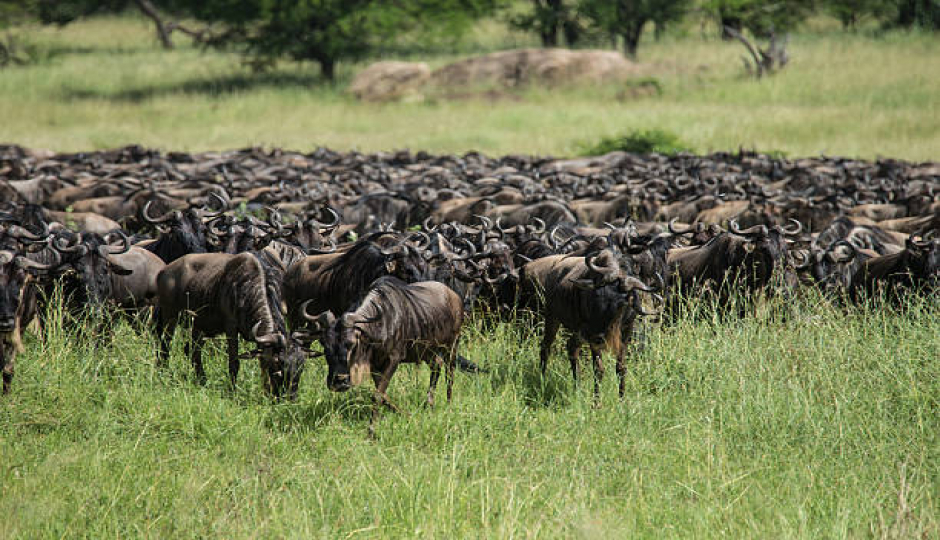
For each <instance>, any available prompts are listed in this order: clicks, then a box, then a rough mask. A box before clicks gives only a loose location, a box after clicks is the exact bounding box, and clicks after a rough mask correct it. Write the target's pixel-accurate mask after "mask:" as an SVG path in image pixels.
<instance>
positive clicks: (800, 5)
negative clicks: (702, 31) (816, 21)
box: [705, 0, 817, 37]
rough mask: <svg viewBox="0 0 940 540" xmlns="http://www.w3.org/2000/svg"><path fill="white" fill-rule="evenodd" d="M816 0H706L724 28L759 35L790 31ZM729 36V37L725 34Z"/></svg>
mask: <svg viewBox="0 0 940 540" xmlns="http://www.w3.org/2000/svg"><path fill="white" fill-rule="evenodd" d="M816 5H817V4H816V2H814V0H781V1H779V2H765V1H763V0H706V2H705V9H706V10H708V11H710V12H711V13H712V14H713V15H714V16H715V18H716V19H717V20H718V22H719V24H720V25H721V28H724V27H725V26H729V27H731V28H733V29H735V30H737V31H739V32H740V31H741V30H744V29H747V30H750V31H751V32H752V33H754V34H756V35H759V36H767V35H769V34H770V33H771V32H788V31H791V30H793V28H795V27H796V26H797V25H798V24H799V23H801V22H802V21H803V20H805V19H806V17H807V16H809V15H810V13H812V12H813V10H814V9H815V8H816ZM725 37H728V36H727V35H725Z"/></svg>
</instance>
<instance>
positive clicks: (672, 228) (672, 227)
mask: <svg viewBox="0 0 940 540" xmlns="http://www.w3.org/2000/svg"><path fill="white" fill-rule="evenodd" d="M677 221H679V218H672V219H670V220H669V225H668V226H667V227H668V229H669V232H671V233H672V234H675V235H681V234H688V233H691V232H695V228H694V227H691V226H690V227H689V228H688V229H685V230H684V231H680V230H676V222H677Z"/></svg>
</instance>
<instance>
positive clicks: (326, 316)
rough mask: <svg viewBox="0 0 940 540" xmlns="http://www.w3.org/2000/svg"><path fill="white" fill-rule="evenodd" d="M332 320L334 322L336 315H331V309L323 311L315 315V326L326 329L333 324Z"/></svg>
mask: <svg viewBox="0 0 940 540" xmlns="http://www.w3.org/2000/svg"><path fill="white" fill-rule="evenodd" d="M334 322H336V315H333V312H332V311H324V312H323V313H321V314H320V315H318V316H317V326H318V327H319V328H320V329H321V330H326V329H327V328H329V327H331V326H333V323H334Z"/></svg>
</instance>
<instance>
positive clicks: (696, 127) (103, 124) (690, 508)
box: [0, 18, 940, 538]
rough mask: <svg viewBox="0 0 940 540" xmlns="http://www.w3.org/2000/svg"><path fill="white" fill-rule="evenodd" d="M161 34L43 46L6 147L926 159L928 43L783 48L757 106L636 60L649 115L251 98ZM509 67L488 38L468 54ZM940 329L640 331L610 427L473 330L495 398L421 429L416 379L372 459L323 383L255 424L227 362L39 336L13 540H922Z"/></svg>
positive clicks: (499, 36)
mask: <svg viewBox="0 0 940 540" xmlns="http://www.w3.org/2000/svg"><path fill="white" fill-rule="evenodd" d="M149 32H150V29H149V27H148V26H147V25H146V24H145V23H143V22H141V21H137V20H136V19H122V18H108V19H94V20H91V21H87V22H82V23H79V24H75V25H73V26H69V27H66V28H64V29H61V30H54V29H37V30H35V32H32V33H31V35H30V37H29V39H30V41H31V43H33V44H34V45H35V47H36V50H37V51H39V54H40V57H41V58H40V61H39V62H38V63H37V64H35V65H31V66H26V67H18V68H13V69H8V70H4V71H0V141H5V142H15V143H18V144H22V145H24V146H30V147H46V148H51V149H55V150H87V149H96V148H106V147H114V146H119V145H122V144H128V143H139V144H143V145H148V146H157V147H161V148H164V149H179V150H189V151H196V150H218V149H226V148H234V147H242V146H248V145H261V144H263V145H277V146H285V147H290V148H297V149H304V150H306V149H310V148H311V147H312V146H314V145H326V146H329V147H333V148H337V149H348V148H359V149H362V150H369V151H372V150H389V149H394V148H402V147H410V148H413V149H424V150H429V151H433V152H465V151H468V150H471V149H475V150H481V151H485V152H487V153H491V154H506V153H540V154H559V155H563V154H572V153H574V152H576V151H577V150H578V148H579V147H580V145H581V144H583V142H584V141H593V140H595V139H597V138H599V137H601V136H604V135H610V134H613V133H617V132H621V131H623V130H626V129H632V128H659V129H666V130H669V131H672V132H674V133H676V134H678V135H679V136H680V137H681V138H682V139H683V140H684V141H686V142H688V143H689V144H690V145H692V146H693V147H695V148H696V149H697V150H699V151H707V150H712V149H737V148H738V147H739V146H741V145H743V146H745V147H756V148H760V149H763V150H780V151H784V152H787V153H789V154H790V155H811V154H818V153H820V152H825V153H827V154H844V155H852V156H862V157H867V158H874V157H876V156H890V157H897V158H905V159H911V160H928V159H936V158H937V149H938V148H940V120H938V119H940V97H938V94H937V89H938V88H940V84H938V83H940V75H938V74H940V54H937V51H938V50H940V41H938V40H937V38H936V37H930V36H927V35H918V34H888V35H886V36H881V37H877V38H876V37H872V36H870V35H868V34H864V33H860V34H857V35H843V34H838V33H835V34H833V33H819V34H815V33H805V34H799V35H795V36H794V37H793V39H792V45H791V50H792V53H791V54H792V56H793V61H792V65H790V66H789V67H787V68H786V70H785V71H784V72H783V73H781V74H780V75H778V76H775V77H772V78H769V79H766V80H763V81H759V82H755V81H751V80H746V79H744V78H743V77H742V75H741V64H740V60H739V56H740V53H741V50H740V46H739V45H735V44H728V43H721V42H719V41H717V40H715V39H712V38H710V37H709V38H703V37H701V36H700V35H699V34H698V33H697V30H696V31H689V32H688V34H689V35H676V36H667V37H666V38H665V39H664V40H663V41H661V42H652V41H650V42H649V43H644V46H643V47H642V48H641V50H640V55H641V61H643V62H646V63H648V64H649V67H648V68H644V69H648V70H649V71H648V73H646V76H650V77H655V78H656V79H657V80H659V81H660V83H661V84H662V87H663V94H662V95H661V96H659V97H651V98H644V99H641V100H638V101H620V100H618V99H617V97H616V96H617V94H618V91H619V89H618V88H615V87H599V88H586V87H577V88H571V89H565V90H559V91H551V92H549V91H546V90H539V89H528V90H523V91H521V92H519V93H518V94H517V95H514V96H512V97H509V98H505V99H499V100H496V101H491V100H488V99H486V98H475V99H469V100H460V101H444V100H427V101H425V102H417V103H399V104H388V105H378V104H362V103H357V102H355V101H354V100H352V99H351V98H349V97H347V96H345V95H344V94H343V91H342V85H340V86H338V87H336V88H332V87H329V86H325V85H324V84H323V83H322V82H321V81H320V80H319V79H318V78H317V77H316V75H315V74H314V73H311V70H310V68H309V67H306V66H298V65H295V64H287V63H285V64H284V65H282V66H280V67H279V68H278V69H277V70H276V71H274V72H272V73H269V74H266V75H262V76H253V75H252V74H251V73H250V72H249V71H248V70H247V69H246V68H244V67H242V66H241V65H240V63H239V60H238V59H237V58H236V57H233V56H228V55H224V54H221V53H216V52H202V51H199V50H196V49H192V48H188V47H186V46H181V47H180V48H179V50H176V51H173V52H170V53H167V52H164V51H161V50H159V49H158V48H157V46H156V45H155V44H154V43H153V42H152V38H151V36H150V34H149ZM178 41H179V43H180V45H183V44H184V40H182V39H178ZM526 43H527V42H526V41H525V40H524V39H523V38H521V37H519V36H515V35H512V34H507V33H504V32H502V31H499V30H494V29H492V28H488V27H485V28H482V29H481V30H480V31H479V32H477V33H476V34H474V35H472V36H471V37H470V39H469V41H468V42H467V43H466V44H465V45H464V47H465V49H462V50H461V51H458V52H467V51H471V50H492V49H496V48H499V47H502V46H503V45H520V44H526ZM455 54H456V52H448V53H446V54H445V53H441V55H440V56H439V57H435V58H434V59H433V60H432V62H436V63H441V62H443V61H445V60H446V59H448V58H451V57H453V56H454V55H455ZM358 67H361V66H349V65H346V66H343V68H342V69H343V73H342V75H343V78H345V79H347V80H348V78H349V76H350V75H351V73H352V72H353V71H354V70H355V69H357V68H358ZM938 314H940V300H938V299H937V298H936V297H931V298H921V297H913V298H911V299H910V300H909V301H908V302H907V303H906V305H905V306H904V307H903V309H899V308H897V307H886V306H880V305H878V306H861V307H858V308H845V307H843V306H839V305H833V304H832V303H830V302H829V301H827V300H825V299H823V298H820V297H819V296H817V295H815V294H813V293H812V292H811V291H804V292H802V293H801V294H800V295H798V296H797V297H796V298H795V299H793V300H791V301H789V302H786V303H783V302H761V303H759V304H758V305H756V306H752V308H751V309H750V315H749V316H748V317H746V318H743V319H731V320H727V319H723V318H721V317H717V316H715V315H714V314H713V313H712V312H711V311H710V310H709V309H707V308H704V309H703V311H702V312H701V313H699V314H698V315H697V316H695V317H689V318H687V319H682V320H680V321H678V322H676V323H674V324H671V325H669V326H665V327H662V326H660V325H658V324H656V323H652V322H651V323H649V324H648V325H647V327H646V328H645V329H644V336H645V337H644V343H645V348H644V349H643V351H642V352H641V353H639V354H637V355H636V356H635V357H634V358H633V359H632V360H631V363H630V369H629V370H628V374H627V384H626V395H625V397H624V399H622V400H619V399H618V398H617V388H616V387H617V384H616V375H615V374H614V370H613V366H612V362H608V370H607V376H606V378H605V380H604V385H603V392H602V404H601V406H600V407H599V408H597V409H595V408H593V407H592V401H593V400H592V397H591V384H590V382H589V381H590V377H591V372H590V370H589V366H588V365H587V362H585V363H584V364H583V366H582V370H583V371H582V374H583V377H582V379H581V381H580V382H579V383H577V384H576V383H574V382H573V381H572V380H571V376H570V373H569V371H568V364H567V361H565V360H564V358H563V348H564V347H563V346H562V345H561V344H559V345H558V346H557V348H556V351H555V355H554V357H553V359H552V361H551V362H550V369H549V373H548V374H547V376H545V377H542V376H540V374H539V372H538V369H537V363H538V340H539V336H540V334H541V331H540V328H539V327H538V326H537V325H533V324H531V323H528V322H525V321H519V322H517V323H496V322H493V321H489V320H482V319H480V318H479V317H474V318H472V319H471V321H470V322H469V323H468V324H467V326H466V328H465V331H464V337H463V339H462V342H461V347H460V350H461V353H462V354H464V355H465V356H467V357H468V358H469V359H471V360H473V361H474V362H477V363H479V364H480V365H481V366H483V367H484V368H486V369H488V370H489V372H488V373H485V374H478V375H469V374H461V373H458V375H457V381H456V384H455V388H454V400H453V402H452V403H450V404H447V403H446V402H445V400H444V399H443V391H442V390H440V389H439V393H438V402H437V405H436V406H435V407H434V408H433V409H426V408H425V407H424V405H423V401H424V397H425V392H426V385H427V381H428V370H427V368H425V367H415V366H404V367H403V368H402V369H400V370H399V372H398V374H397V376H396V377H395V379H394V380H393V382H392V384H391V390H390V396H391V398H392V400H394V401H395V403H396V404H397V405H398V406H399V407H400V408H401V409H402V411H403V412H402V413H401V414H394V413H385V414H384V415H383V417H382V419H381V421H380V423H379V424H378V427H377V433H378V436H377V440H375V441H371V440H369V439H368V437H367V436H366V431H367V430H366V426H367V424H368V419H369V414H370V411H371V397H370V394H369V392H368V389H367V388H360V389H356V390H354V391H352V392H351V393H349V394H332V393H330V392H329V391H328V390H327V389H326V387H325V384H324V381H325V378H326V367H325V366H324V365H322V363H321V362H320V361H311V362H309V363H308V367H307V370H306V372H305V374H304V378H303V381H302V385H301V389H300V392H299V398H298V400H297V401H296V402H291V403H272V402H271V401H269V400H268V399H267V398H265V397H264V394H263V391H262V388H261V383H260V373H259V368H258V365H257V363H256V362H254V361H245V362H244V363H243V371H242V375H241V378H240V384H239V387H238V388H237V390H235V391H234V392H230V391H228V390H227V389H226V384H225V381H226V380H227V372H226V367H225V360H224V352H223V347H222V343H221V342H220V343H216V344H215V345H214V346H213V347H211V348H209V349H208V350H207V358H206V368H207V371H208V381H209V382H208V385H207V386H205V387H200V386H198V385H196V384H195V383H194V382H193V380H192V367H191V366H190V364H189V361H188V359H187V358H186V357H185V355H184V353H183V343H182V342H183V338H182V336H181V335H180V336H179V337H178V338H177V340H176V341H175V344H174V353H173V355H172V360H171V364H170V367H169V369H168V370H166V371H163V372H161V371H157V370H156V369H155V368H154V361H155V349H156V346H155V341H154V339H153V338H152V336H151V335H150V334H149V332H148V331H146V329H145V328H144V327H143V326H141V324H138V323H137V322H132V321H126V320H124V319H120V318H116V319H115V320H114V321H112V322H113V331H111V332H108V333H106V335H105V337H104V339H86V338H81V337H80V336H78V335H77V333H76V331H75V328H74V327H73V326H71V325H64V324H63V323H62V320H61V316H60V315H59V314H58V313H56V312H53V313H52V314H51V318H50V323H49V324H48V326H47V327H46V329H45V331H44V332H43V333H42V334H39V333H38V332H35V331H34V332H29V333H27V339H26V352H25V353H24V354H23V355H21V356H19V357H18V359H17V376H16V379H15V382H14V388H13V391H12V393H11V394H10V395H9V396H6V397H4V398H3V399H2V400H0V516H3V517H2V518H0V538H51V537H87V538H117V537H120V538H128V537H152V538H194V537H219V538H312V537H330V538H334V537H335V538H360V537H364V538H390V537H404V538H432V537H433V538H480V537H484V538H516V537H537V538H556V537H584V538H636V537H641V538H690V537H691V538H700V537H701V538H712V537H730V538H860V537H862V538H867V537H879V538H936V537H937V536H938V535H940V361H938V358H940V317H938ZM563 341H564V340H559V342H561V343H563Z"/></svg>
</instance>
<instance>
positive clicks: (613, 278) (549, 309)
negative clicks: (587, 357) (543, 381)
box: [519, 249, 654, 400]
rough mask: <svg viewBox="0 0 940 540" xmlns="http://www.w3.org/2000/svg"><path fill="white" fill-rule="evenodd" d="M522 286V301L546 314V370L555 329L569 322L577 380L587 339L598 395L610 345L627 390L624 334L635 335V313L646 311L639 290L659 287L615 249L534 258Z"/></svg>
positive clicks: (570, 354) (521, 279)
mask: <svg viewBox="0 0 940 540" xmlns="http://www.w3.org/2000/svg"><path fill="white" fill-rule="evenodd" d="M519 287H520V292H519V298H520V305H522V306H523V307H526V308H530V309H533V308H534V309H535V310H536V311H537V312H539V313H540V314H541V315H542V317H543V319H544V320H545V333H544V335H543V337H542V345H541V350H540V352H539V359H540V366H541V371H542V373H543V374H544V373H545V370H546V368H547V366H548V357H549V354H550V352H551V347H552V343H553V342H554V340H555V334H556V333H557V332H558V328H559V327H560V326H564V327H565V328H567V329H568V330H569V331H570V332H571V335H570V337H569V338H568V347H567V349H568V359H569V361H570V363H571V374H572V376H573V377H574V378H575V380H577V377H578V370H579V368H578V358H579V356H580V351H581V344H582V341H586V342H587V344H588V346H589V347H590V349H591V358H592V360H593V363H594V396H595V400H598V399H599V397H600V382H601V379H602V378H603V376H604V366H603V364H602V362H601V354H602V353H603V352H604V351H610V352H611V353H613V354H614V355H616V358H617V365H616V368H617V375H618V376H619V378H620V395H621V396H623V392H624V376H625V374H626V367H625V364H624V354H625V349H624V344H623V343H622V336H624V335H626V336H630V335H632V330H631V328H632V325H633V323H634V321H635V318H636V316H637V315H638V314H640V313H641V312H642V308H641V307H640V299H639V297H638V296H637V291H643V292H653V291H654V289H653V288H651V287H648V286H647V285H646V284H644V283H643V282H642V281H640V280H639V279H637V278H636V277H634V276H630V275H626V274H625V273H624V272H623V270H622V269H621V267H620V263H619V262H618V257H617V254H616V253H614V252H613V251H611V250H609V249H608V250H603V251H601V252H595V253H591V254H589V255H587V256H585V257H572V256H568V255H552V256H550V257H543V258H541V259H538V260H535V261H532V262H530V263H528V264H526V265H524V266H523V267H522V268H521V269H520V270H519ZM623 329H627V330H626V331H624V330H623Z"/></svg>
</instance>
